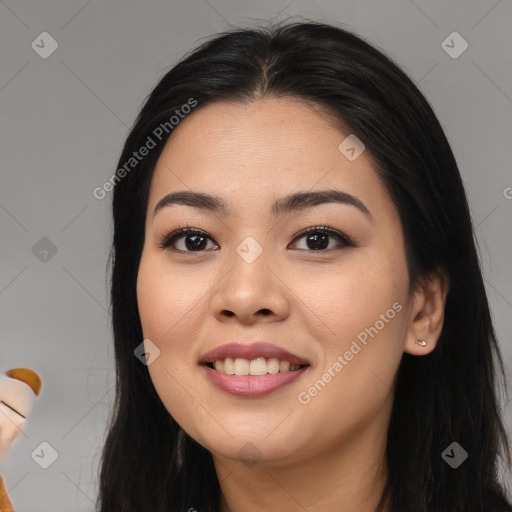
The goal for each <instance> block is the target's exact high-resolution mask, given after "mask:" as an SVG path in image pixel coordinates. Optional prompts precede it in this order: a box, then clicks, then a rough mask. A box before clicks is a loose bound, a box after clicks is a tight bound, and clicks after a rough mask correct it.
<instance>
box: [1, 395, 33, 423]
mask: <svg viewBox="0 0 512 512" xmlns="http://www.w3.org/2000/svg"><path fill="white" fill-rule="evenodd" d="M0 404H4V405H5V406H6V407H9V409H11V411H14V412H15V413H16V414H19V415H20V416H21V417H22V418H25V419H27V417H26V416H23V414H21V412H19V411H17V410H16V409H15V408H14V407H11V406H10V405H9V404H6V403H5V402H4V401H3V400H0Z"/></svg>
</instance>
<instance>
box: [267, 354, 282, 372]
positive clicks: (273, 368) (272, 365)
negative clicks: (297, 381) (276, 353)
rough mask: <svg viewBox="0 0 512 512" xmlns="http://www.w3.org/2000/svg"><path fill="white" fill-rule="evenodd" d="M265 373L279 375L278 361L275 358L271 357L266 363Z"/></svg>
mask: <svg viewBox="0 0 512 512" xmlns="http://www.w3.org/2000/svg"><path fill="white" fill-rule="evenodd" d="M267 372H268V373H279V360H278V359H276V358H275V357H271V358H270V359H269V360H268V361H267Z"/></svg>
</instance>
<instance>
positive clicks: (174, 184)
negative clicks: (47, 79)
mask: <svg viewBox="0 0 512 512" xmlns="http://www.w3.org/2000/svg"><path fill="white" fill-rule="evenodd" d="M349 136H351V137H353V135H352V134H351V133H350V130H349V128H347V127H345V126H344V125H343V124H342V123H341V122H340V123H335V121H334V118H333V116H331V115H329V114H328V113H327V112H326V110H325V108H323V107H321V106H319V105H315V104H314V103H306V102H302V101H300V100H297V99H291V98H265V99H260V100H254V101H251V102H248V103H234V102H227V101H217V102H214V103H211V104H207V105H205V106H198V107H197V108H196V109H195V110H194V111H193V113H192V114H190V115H189V116H188V117H186V118H185V119H183V120H182V121H180V124H179V125H178V126H177V127H175V128H174V130H173V132H172V134H171V136H170V137H169V139H168V141H167V144H166V146H165V148H164V150H163V152H162V154H161V155H160V158H159V160H158V162H157V165H156V168H155V172H154V175H153V180H152V185H151V191H152V199H151V201H150V206H151V205H152V206H154V204H155V203H156V201H157V200H158V198H156V197H154V196H155V194H158V195H161V194H162V193H164V192H169V191H170V190H172V189H180V190H183V189H187V188H191V189H194V190H199V189H200V190H208V191H210V192H215V193H216V195H219V196H224V197H225V198H227V199H228V200H229V201H230V202H233V203H238V202H245V203H246V201H247V196H248V195H250V199H251V201H261V202H265V203H267V202H273V199H275V198H276V197H274V196H277V195H282V193H291V192H295V191H303V190H305V189H306V190H311V189H316V188H327V187H329V188H330V187H336V188H338V189H340V190H343V191H344V192H347V193H349V194H352V195H355V196H357V197H358V198H359V199H361V200H362V201H363V202H364V203H366V204H373V205H378V204H379V203H385V202H386V201H387V200H388V199H389V198H388V197H387V191H386V190H385V188H384V186H383V185H382V184H381V182H380V180H379V178H378V176H377V174H376V172H375V170H374V166H373V163H372V160H371V156H370V155H369V154H368V152H367V151H363V152H362V153H361V154H360V155H359V156H358V157H357V158H356V159H353V160H350V159H349V158H347V156H346V154H345V153H343V152H342V151H341V150H340V144H343V143H344V140H346V139H347V137H349ZM349 140H352V139H349ZM342 147H343V146H342ZM278 189H279V190H281V191H282V193H279V194H277V190H278ZM382 206H383V207H385V206H386V205H385V204H382Z"/></svg>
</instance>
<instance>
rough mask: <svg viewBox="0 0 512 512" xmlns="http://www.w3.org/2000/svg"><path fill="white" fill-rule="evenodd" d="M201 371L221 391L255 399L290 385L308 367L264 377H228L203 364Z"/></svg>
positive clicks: (269, 374) (268, 374)
mask: <svg viewBox="0 0 512 512" xmlns="http://www.w3.org/2000/svg"><path fill="white" fill-rule="evenodd" d="M201 369H202V370H203V371H204V372H205V373H206V375H207V376H208V377H209V379H210V380H211V381H212V382H213V384H215V385H216V386H217V387H218V388H220V389H221V390H222V391H225V392H227V393H230V394H232V395H237V396H243V397H251V398H257V397H259V396H264V395H268V394H269V393H272V392H273V391H275V390H276V389H279V388H281V387H283V386H285V385H287V384H290V383H291V382H293V381H294V380H295V379H298V378H299V377H300V376H301V375H303V374H304V372H306V371H307V370H308V369H309V366H305V367H304V368H301V369H300V370H296V371H293V372H283V373H267V374H266V375H228V374H227V373H222V372H219V371H217V370H215V369H213V368H210V367H209V366H207V365H205V364H203V365H201Z"/></svg>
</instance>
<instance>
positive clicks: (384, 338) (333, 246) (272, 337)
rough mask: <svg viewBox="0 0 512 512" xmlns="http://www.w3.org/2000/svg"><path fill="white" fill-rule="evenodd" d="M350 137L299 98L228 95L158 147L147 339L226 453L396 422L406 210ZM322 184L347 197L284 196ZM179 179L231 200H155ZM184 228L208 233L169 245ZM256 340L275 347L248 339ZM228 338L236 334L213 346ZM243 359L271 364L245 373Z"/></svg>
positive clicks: (155, 365)
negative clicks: (217, 204)
mask: <svg viewBox="0 0 512 512" xmlns="http://www.w3.org/2000/svg"><path fill="white" fill-rule="evenodd" d="M349 135H350V133H342V132H340V131H339V130H338V129H336V128H335V127H334V126H333V125H332V124H330V123H329V122H328V121H327V120H326V118H325V116H322V115H321V114H320V111H319V110H315V109H313V108H312V107H311V106H308V105H306V104H304V103H301V102H300V101H298V100H292V99H275V98H267V99H263V100H255V101H253V102H251V103H249V104H246V105H240V104H234V103H228V102H218V103H215V104H209V105H206V106H204V107H202V108H200V109H199V107H198V109H197V110H196V111H194V112H193V113H192V114H190V115H189V117H187V118H185V119H184V120H182V121H181V122H180V124H179V125H178V126H177V127H176V128H174V133H172V135H171V137H170V138H169V140H168V142H167V145H166V147H165V150H164V152H163V153H162V155H161V156H160V158H159V161H158V163H157V166H156V169H155V173H154V177H153V180H152V184H151V190H150V194H149V204H148V210H147V218H146V232H145V243H144V249H143V253H142V259H141V262H140V268H139V274H138V281H137V300H138V307H139V312H140V318H141V322H142V328H143V334H144V338H145V339H146V342H145V343H146V349H147V350H148V351H150V352H151V351H152V347H154V346H155V345H156V346H157V347H158V349H159V350H160V354H159V355H158V356H157V357H156V358H154V360H153V362H151V363H150V364H149V366H148V370H149V372H150V375H151V379H152V381H153V383H154V386H155V389H156V391H157V393H158V395H159V396H160V398H161V400H162V402H163V404H164V406H165V407H166V409H167V410H168V411H169V413H170V414H171V415H172V416H173V418H174V419H175V420H176V421H177V422H178V423H179V424H180V425H181V427H182V428H183V429H184V430H185V431H186V432H187V433H188V434H189V435H190V436H192V437H193V438H194V439H196V440H197V441H198V442H199V443H200V444H202V445H203V446H205V447H206V448H207V449H208V450H210V451H211V452H212V453H213V455H214V457H217V458H224V457H225V458H229V459H239V460H244V461H250V460H256V459H259V460H261V461H267V462H268V463H269V464H283V463H287V462H297V461H300V460H302V459H306V458H308V457H313V456H315V455H318V454H320V453H322V452H325V451H326V450H333V449H335V447H339V446H342V445H343V443H344V442H349V441H350V439H351V436H353V435H356V434H357V433H359V432H361V431H362V430H361V429H373V431H374V432H380V433H381V434H382V435H384V433H385V430H386V428H387V422H388V420H389V413H390V408H391V404H392V388H393V379H394V376H395V373H396V371H397V367H398V364H399V362H400V359H401V356H402V353H403V351H404V345H405V342H406V338H407V336H408V330H407V326H408V321H409V302H408V289H409V278H408V272H407V267H406V262H405V250H404V240H403V237H402V230H401V224H400V219H399V216H398V213H397V211H396V209H395V207H394V205H393V204H392V202H391V199H390V197H389V195H388V193H387V191H386V190H385V188H384V187H383V185H382V184H381V183H380V181H379V179H378V178H377V175H376V173H375V171H374V170H373V168H372V164H371V161H370V159H369V155H368V154H367V152H366V151H363V152H362V153H361V154H359V156H358V153H359V152H360V150H361V147H360V146H357V145H354V141H353V139H348V140H346V141H345V142H343V141H344V140H345V139H346V137H347V136H349ZM356 142H357V141H356ZM342 143H343V144H342ZM340 144H341V149H340V147H339V146H340ZM351 148H353V150H352V149H351ZM326 190H335V191H339V192H340V193H342V194H347V196H342V195H341V194H340V197H342V198H343V197H345V198H348V200H346V201H343V202H322V201H317V202H315V201H314V200H310V201H302V200H295V201H292V202H291V203H289V202H288V201H287V200H286V198H287V197H289V196H291V195H293V194H298V193H303V194H311V193H315V192H318V191H326ZM178 191H180V192H187V193H202V194H208V195H212V196H216V197H217V198H219V200H220V201H222V203H223V204H224V206H225V211H223V210H221V209H218V210H212V209H208V208H206V207H204V206H205V205H206V204H207V203H206V202H205V201H200V204H199V205H198V206H192V205H190V204H183V203H168V204H167V206H163V207H161V208H159V209H158V211H157V212H156V213H154V210H155V207H156V205H157V203H159V201H160V200H161V199H162V198H164V197H165V196H166V195H167V194H171V193H176V192H178ZM348 195H349V196H348ZM350 196H351V197H352V198H354V199H350ZM276 202H278V205H279V206H283V205H286V208H276V207H274V209H273V210H275V211H273V210H272V208H273V205H274V204H275V203H276ZM201 205H202V206H203V207H201ZM185 226H188V227H190V228H195V229H197V230H201V232H204V233H201V235H200V236H198V235H197V233H192V234H191V235H190V234H189V235H188V236H187V235H186V234H185V235H179V236H178V238H177V239H175V240H174V242H171V243H170V244H169V245H168V247H167V248H162V247H160V246H159V244H160V242H161V240H162V239H163V238H164V237H165V236H166V235H168V234H169V233H171V232H173V231H175V230H176V229H177V228H178V227H185ZM323 226H326V227H328V228H329V229H330V230H332V231H333V232H334V233H336V232H339V233H340V236H341V238H340V239H339V240H338V239H336V235H335V234H334V236H333V234H330V233H323V232H322V231H321V229H320V228H321V227H323ZM309 227H313V228H314V227H317V228H318V229H316V230H313V232H311V233H309V234H308V233H306V234H305V235H300V236H297V234H298V233H299V232H300V231H301V230H302V229H303V228H309ZM344 239H345V242H344V241H343V240H344ZM347 239H348V242H347ZM350 240H352V241H353V243H354V245H351V242H350ZM148 339H149V340H151V343H152V344H154V345H152V344H150V343H149V342H148V341H147V340H148ZM141 341H142V340H141ZM255 342H264V343H266V344H270V345H272V346H273V347H270V348H269V347H268V346H267V347H262V346H260V347H258V346H256V347H255V349H254V350H252V351H251V350H249V351H244V350H243V348H244V347H241V345H243V346H247V345H251V344H253V343H255ZM225 344H235V347H233V346H231V347H227V348H226V349H225V350H224V349H222V350H220V351H217V353H216V354H213V355H212V356H211V357H209V356H208V353H209V352H211V351H213V350H215V349H218V347H221V346H222V345H225ZM237 349H238V350H237ZM279 349H281V350H283V351H287V352H289V353H291V354H293V355H294V356H296V357H297V360H296V363H295V364H298V363H297V362H300V363H303V364H306V366H303V367H302V366H301V368H300V369H299V370H295V371H290V369H288V371H286V370H287V363H286V362H284V363H283V364H281V361H286V360H287V359H292V356H290V355H286V354H284V353H281V352H279ZM230 355H231V356H232V359H233V362H232V363H231V362H230V361H229V359H227V360H226V358H228V357H229V356H230ZM243 356H246V357H243ZM259 358H264V359H259ZM253 359H254V360H256V361H255V362H254V363H250V362H249V360H253ZM271 359H272V360H271ZM275 359H277V362H276V361H275ZM203 360H206V361H208V362H210V363H212V364H211V365H206V364H204V363H203V362H202V361H203ZM214 360H217V361H221V363H220V364H219V362H217V363H216V366H217V368H218V369H215V368H210V367H209V366H212V365H213V363H214ZM288 362H290V363H293V361H288ZM278 368H281V370H282V371H278V373H273V372H276V371H277V369H278ZM291 368H292V369H293V368H294V367H293V366H292V367H291ZM233 371H235V375H233V374H232V373H231V372H233ZM247 371H249V372H251V371H252V373H265V374H266V375H246V376H243V375H237V374H244V373H246V372H247ZM267 372H270V373H267Z"/></svg>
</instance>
